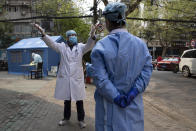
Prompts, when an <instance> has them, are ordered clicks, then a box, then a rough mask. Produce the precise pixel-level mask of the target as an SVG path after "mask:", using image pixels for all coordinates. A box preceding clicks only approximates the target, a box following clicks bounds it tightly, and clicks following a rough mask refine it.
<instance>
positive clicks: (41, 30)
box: [32, 23, 46, 36]
mask: <svg viewBox="0 0 196 131" xmlns="http://www.w3.org/2000/svg"><path fill="white" fill-rule="evenodd" d="M32 25H33V26H34V27H35V28H37V29H38V31H39V32H40V33H41V34H42V35H43V36H45V35H46V33H45V30H44V29H43V28H42V27H41V26H40V25H38V24H35V23H32Z"/></svg>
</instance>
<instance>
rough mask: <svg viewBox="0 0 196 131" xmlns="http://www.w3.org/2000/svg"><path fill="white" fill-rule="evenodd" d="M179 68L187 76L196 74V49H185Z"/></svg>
mask: <svg viewBox="0 0 196 131" xmlns="http://www.w3.org/2000/svg"><path fill="white" fill-rule="evenodd" d="M179 70H180V71H182V73H183V75H184V76H185V77H189V76H191V75H194V74H196V49H190V50H185V51H184V52H183V54H182V56H181V58H180V63H179Z"/></svg>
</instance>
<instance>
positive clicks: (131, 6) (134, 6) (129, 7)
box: [126, 0, 142, 16]
mask: <svg viewBox="0 0 196 131" xmlns="http://www.w3.org/2000/svg"><path fill="white" fill-rule="evenodd" d="M141 1H142V0H137V1H136V2H135V3H134V4H133V5H131V4H129V5H128V10H127V12H126V16H128V15H129V14H130V13H131V12H133V11H134V10H135V9H136V8H137V7H138V5H139V4H140V2H141Z"/></svg>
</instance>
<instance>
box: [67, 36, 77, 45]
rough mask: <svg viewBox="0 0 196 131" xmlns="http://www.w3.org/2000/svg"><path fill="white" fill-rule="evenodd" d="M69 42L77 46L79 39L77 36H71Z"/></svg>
mask: <svg viewBox="0 0 196 131" xmlns="http://www.w3.org/2000/svg"><path fill="white" fill-rule="evenodd" d="M69 42H70V43H71V44H73V45H76V44H77V43H78V40H77V37H76V36H70V37H69Z"/></svg>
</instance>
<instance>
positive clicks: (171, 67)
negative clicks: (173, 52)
mask: <svg viewBox="0 0 196 131" xmlns="http://www.w3.org/2000/svg"><path fill="white" fill-rule="evenodd" d="M179 62H180V57H166V58H164V59H163V60H162V61H159V62H158V63H157V70H168V71H174V72H177V71H178V64H179Z"/></svg>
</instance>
